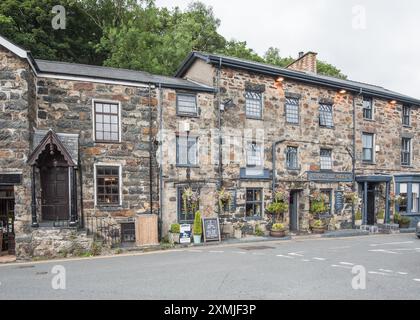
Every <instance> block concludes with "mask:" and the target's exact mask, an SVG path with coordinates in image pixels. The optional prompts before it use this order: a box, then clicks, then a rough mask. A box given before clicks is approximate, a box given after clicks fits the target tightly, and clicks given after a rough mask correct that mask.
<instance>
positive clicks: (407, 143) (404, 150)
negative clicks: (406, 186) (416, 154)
mask: <svg viewBox="0 0 420 320" xmlns="http://www.w3.org/2000/svg"><path fill="white" fill-rule="evenodd" d="M401 165H403V166H409V165H411V139H410V138H402V141H401Z"/></svg>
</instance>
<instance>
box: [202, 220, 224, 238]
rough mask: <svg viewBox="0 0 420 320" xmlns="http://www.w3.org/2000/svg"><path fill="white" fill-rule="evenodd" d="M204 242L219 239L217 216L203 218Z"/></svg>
mask: <svg viewBox="0 0 420 320" xmlns="http://www.w3.org/2000/svg"><path fill="white" fill-rule="evenodd" d="M203 234H204V242H208V241H220V240H221V239H220V228H219V218H203Z"/></svg>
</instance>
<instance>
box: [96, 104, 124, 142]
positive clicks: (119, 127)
mask: <svg viewBox="0 0 420 320" xmlns="http://www.w3.org/2000/svg"><path fill="white" fill-rule="evenodd" d="M95 103H111V104H117V105H118V142H117V141H114V142H115V143H121V141H122V139H121V131H122V130H121V123H122V122H121V101H117V100H106V99H92V126H93V131H92V140H93V141H94V142H95V143H103V142H101V141H96V118H95ZM107 143H109V142H107Z"/></svg>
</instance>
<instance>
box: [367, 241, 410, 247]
mask: <svg viewBox="0 0 420 320" xmlns="http://www.w3.org/2000/svg"><path fill="white" fill-rule="evenodd" d="M410 243H414V241H405V242H388V243H374V244H371V245H370V246H371V247H377V246H388V245H395V244H410Z"/></svg>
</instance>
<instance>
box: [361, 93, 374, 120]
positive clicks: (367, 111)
mask: <svg viewBox="0 0 420 320" xmlns="http://www.w3.org/2000/svg"><path fill="white" fill-rule="evenodd" d="M365 102H369V106H368V107H367V106H366V104H365ZM373 113H374V111H373V98H371V97H363V119H365V120H373V119H374V117H373Z"/></svg>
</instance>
